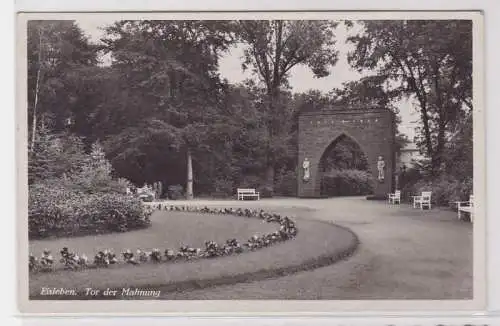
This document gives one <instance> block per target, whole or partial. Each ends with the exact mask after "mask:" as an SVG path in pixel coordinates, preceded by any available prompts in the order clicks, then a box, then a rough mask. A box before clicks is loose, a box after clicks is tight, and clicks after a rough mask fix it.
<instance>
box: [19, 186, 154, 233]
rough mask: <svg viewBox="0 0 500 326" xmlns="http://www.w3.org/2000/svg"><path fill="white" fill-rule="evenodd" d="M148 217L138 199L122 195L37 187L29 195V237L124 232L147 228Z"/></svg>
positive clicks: (149, 211)
mask: <svg viewBox="0 0 500 326" xmlns="http://www.w3.org/2000/svg"><path fill="white" fill-rule="evenodd" d="M151 213H152V211H151V209H150V208H147V207H145V206H144V205H142V203H141V201H140V200H139V199H137V198H133V197H130V196H127V195H125V194H121V193H116V192H111V193H96V194H92V193H84V192H75V191H69V190H68V189H67V188H66V187H59V186H57V185H47V184H37V185H32V186H31V187H30V191H29V206H28V230H29V237H30V238H32V239H33V238H46V237H49V236H54V237H61V236H76V235H87V234H99V233H107V232H125V231H128V230H131V229H137V228H141V227H146V226H148V225H149V224H150V220H149V217H150V215H151Z"/></svg>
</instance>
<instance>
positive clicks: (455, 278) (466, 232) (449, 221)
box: [168, 197, 472, 300]
mask: <svg viewBox="0 0 500 326" xmlns="http://www.w3.org/2000/svg"><path fill="white" fill-rule="evenodd" d="M176 204H181V202H176ZM190 204H191V205H193V204H197V205H215V206H222V205H224V206H233V207H236V206H252V207H259V206H262V207H267V208H268V209H270V210H271V209H272V210H276V211H280V212H288V213H289V212H291V211H294V212H296V215H297V216H300V217H301V218H311V219H317V220H325V221H330V222H334V223H337V224H339V225H343V226H346V227H348V228H350V229H351V230H353V231H354V232H355V233H356V234H357V235H358V237H359V239H360V241H361V245H360V247H359V249H358V251H357V253H356V254H355V255H354V256H353V257H351V258H350V259H349V260H346V261H342V262H339V263H336V264H334V265H331V266H328V267H323V268H318V269H315V270H313V271H308V272H300V273H297V274H294V275H290V276H285V277H280V278H276V279H270V280H265V281H258V282H252V283H241V284H237V285H231V286H220V287H216V288H211V289H204V290H198V291H191V292H185V293H176V294H172V295H171V296H169V297H168V298H169V299H211V300H219V299H249V300H252V299H323V300H327V299H352V300H359V299H396V300H397V299H421V300H429V299H470V298H471V297H472V225H471V224H470V223H468V222H462V221H458V220H457V218H456V213H454V212H452V211H448V210H441V209H436V208H433V209H432V210H431V211H421V210H418V209H412V208H411V207H410V206H408V205H405V204H403V205H400V206H389V205H387V204H386V203H385V202H380V201H368V200H366V199H364V198H359V197H350V198H346V197H344V198H332V199H266V200H261V201H253V202H237V201H194V202H190Z"/></svg>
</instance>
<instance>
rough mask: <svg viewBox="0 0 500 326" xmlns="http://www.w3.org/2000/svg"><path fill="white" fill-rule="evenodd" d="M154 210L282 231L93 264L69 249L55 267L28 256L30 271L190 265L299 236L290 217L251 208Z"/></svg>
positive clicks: (107, 253) (103, 258) (108, 257)
mask: <svg viewBox="0 0 500 326" xmlns="http://www.w3.org/2000/svg"><path fill="white" fill-rule="evenodd" d="M145 206H148V207H150V208H153V210H163V211H175V212H194V213H204V214H225V215H235V216H240V217H248V218H260V219H262V220H264V221H266V222H268V223H279V224H280V229H279V230H277V231H275V232H272V233H268V234H264V235H261V236H258V235H254V236H252V237H251V238H250V239H249V240H247V241H246V242H244V243H243V244H241V243H240V242H239V241H238V240H237V239H228V240H227V241H226V243H225V244H222V245H220V244H218V243H217V242H215V241H206V242H205V248H203V249H202V248H193V247H190V246H187V245H184V246H181V247H180V248H179V250H178V251H175V250H173V249H170V248H167V249H165V250H164V251H163V255H162V251H161V250H160V249H158V248H154V249H152V250H151V251H144V250H142V249H137V251H136V254H135V255H134V252H132V251H131V250H130V249H127V250H125V251H124V252H122V255H121V257H122V260H119V259H118V257H117V255H116V254H115V253H114V252H113V251H111V250H107V249H106V250H101V251H99V252H98V253H97V254H96V255H95V256H94V260H93V262H92V263H90V262H89V258H88V257H87V256H86V255H85V254H81V255H78V254H76V253H74V252H71V251H70V250H69V249H68V248H67V247H64V248H62V250H61V251H60V254H61V258H60V259H59V263H60V265H59V264H56V262H55V259H54V257H53V256H52V254H51V252H50V251H49V250H44V251H43V254H42V256H41V257H40V258H37V257H35V256H33V255H31V254H30V256H29V271H30V272H32V273H36V272H51V271H54V270H57V269H61V268H63V269H66V270H80V269H85V268H106V267H108V266H110V265H115V264H120V263H121V264H131V265H138V264H142V263H164V262H178V261H189V260H195V259H202V258H216V257H222V256H229V255H233V254H240V253H243V252H246V251H254V250H257V249H260V248H264V247H268V246H270V245H272V244H275V243H278V242H282V241H286V240H289V239H292V238H294V237H295V236H296V235H297V232H298V229H297V227H296V225H295V222H294V221H292V220H291V219H290V218H289V217H287V216H281V215H280V214H271V213H267V212H265V211H264V210H262V209H260V210H257V209H248V208H245V209H243V208H236V209H235V208H209V207H207V206H204V207H196V206H186V205H168V204H161V203H160V204H154V205H150V204H145Z"/></svg>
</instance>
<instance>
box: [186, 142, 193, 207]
mask: <svg viewBox="0 0 500 326" xmlns="http://www.w3.org/2000/svg"><path fill="white" fill-rule="evenodd" d="M186 199H187V200H191V199H193V162H192V157H191V150H190V149H188V150H187V185H186Z"/></svg>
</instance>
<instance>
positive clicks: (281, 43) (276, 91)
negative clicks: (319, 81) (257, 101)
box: [237, 20, 338, 187]
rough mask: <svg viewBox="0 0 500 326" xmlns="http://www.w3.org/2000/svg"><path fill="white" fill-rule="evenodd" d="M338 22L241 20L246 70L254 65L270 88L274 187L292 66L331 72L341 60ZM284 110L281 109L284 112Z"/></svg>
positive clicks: (269, 149) (270, 165) (269, 148)
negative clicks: (283, 100) (283, 97)
mask: <svg viewBox="0 0 500 326" xmlns="http://www.w3.org/2000/svg"><path fill="white" fill-rule="evenodd" d="M336 25H337V23H335V22H331V21H319V20H295V21H284V20H269V21H263V20H254V21H238V28H237V32H238V36H239V39H240V41H241V42H243V43H244V44H246V47H245V50H244V61H243V64H242V67H243V69H248V68H250V67H251V68H252V71H253V72H254V73H255V74H256V75H257V76H258V77H259V79H260V81H261V82H262V83H263V84H264V86H265V89H266V100H267V101H266V108H267V110H268V112H269V113H268V121H267V122H266V125H267V131H268V137H267V139H266V143H267V173H266V175H267V182H268V185H269V187H273V183H274V173H275V167H276V166H275V165H276V161H277V159H276V154H277V153H275V150H274V148H279V146H278V145H279V144H280V143H282V141H283V140H282V136H283V135H284V134H285V133H286V132H285V131H284V130H283V129H282V121H283V120H282V115H283V112H282V110H286V107H283V106H280V105H279V101H280V99H279V98H280V92H281V89H282V88H283V87H286V86H288V78H289V76H290V72H291V69H292V68H293V67H295V66H297V65H305V66H307V67H309V68H310V69H311V70H312V72H313V73H314V75H315V76H316V77H318V78H319V77H325V76H328V75H329V73H330V72H329V69H328V68H329V67H330V66H333V65H335V63H336V62H337V56H338V52H337V51H336V50H335V48H334V45H335V39H334V29H335V27H336ZM280 111H281V112H280Z"/></svg>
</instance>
